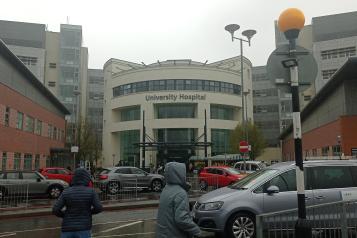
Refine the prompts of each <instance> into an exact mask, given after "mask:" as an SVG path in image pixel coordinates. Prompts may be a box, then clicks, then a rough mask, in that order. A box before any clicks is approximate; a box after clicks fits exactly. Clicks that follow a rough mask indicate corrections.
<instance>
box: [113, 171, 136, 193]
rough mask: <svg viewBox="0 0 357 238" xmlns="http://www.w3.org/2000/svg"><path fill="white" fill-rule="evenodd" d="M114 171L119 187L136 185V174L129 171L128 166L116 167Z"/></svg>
mask: <svg viewBox="0 0 357 238" xmlns="http://www.w3.org/2000/svg"><path fill="white" fill-rule="evenodd" d="M115 173H116V174H117V176H118V180H119V181H120V187H121V188H133V187H135V186H136V175H135V174H132V173H131V169H130V168H127V167H125V168H118V169H117V170H116V171H115Z"/></svg>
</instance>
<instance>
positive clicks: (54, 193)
mask: <svg viewBox="0 0 357 238" xmlns="http://www.w3.org/2000/svg"><path fill="white" fill-rule="evenodd" d="M62 191H63V187H62V186H60V185H53V186H51V187H50V188H49V189H48V195H49V197H50V198H59V196H60V195H61V193H62Z"/></svg>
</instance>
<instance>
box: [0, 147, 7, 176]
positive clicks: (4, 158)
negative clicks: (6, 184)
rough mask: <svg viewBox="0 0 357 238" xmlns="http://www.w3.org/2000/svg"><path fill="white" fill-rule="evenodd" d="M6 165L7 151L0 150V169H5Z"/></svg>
mask: <svg viewBox="0 0 357 238" xmlns="http://www.w3.org/2000/svg"><path fill="white" fill-rule="evenodd" d="M6 165H7V153H6V152H2V161H1V169H2V170H3V171H5V170H6Z"/></svg>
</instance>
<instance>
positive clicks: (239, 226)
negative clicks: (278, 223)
mask: <svg viewBox="0 0 357 238" xmlns="http://www.w3.org/2000/svg"><path fill="white" fill-rule="evenodd" d="M304 166H305V169H304V172H305V189H306V191H305V197H306V205H307V206H311V205H318V204H322V203H330V202H337V201H340V200H342V193H345V192H349V191H355V192H357V161H352V160H351V161H343V160H338V161H305V162H304ZM295 208H297V192H296V175H295V163H294V162H284V163H279V164H274V165H272V166H270V167H267V168H264V169H262V170H259V171H257V172H255V173H253V174H250V175H249V176H247V177H245V178H243V179H242V180H240V181H238V182H237V183H235V184H233V185H230V186H228V187H224V188H221V189H217V190H215V191H212V192H210V193H207V194H205V195H203V196H201V197H200V198H199V199H198V201H197V202H196V204H195V205H194V207H193V210H192V214H193V217H194V221H195V222H196V223H197V224H198V225H199V226H200V227H201V229H203V230H208V231H214V232H216V233H221V234H224V237H234V238H236V237H255V216H256V215H258V214H263V213H270V212H277V211H283V210H288V209H295Z"/></svg>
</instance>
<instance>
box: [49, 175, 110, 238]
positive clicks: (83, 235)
mask: <svg viewBox="0 0 357 238" xmlns="http://www.w3.org/2000/svg"><path fill="white" fill-rule="evenodd" d="M90 182H91V178H90V174H89V172H88V171H87V170H86V169H83V168H79V169H76V171H75V172H74V176H73V179H72V183H71V187H69V188H66V189H65V190H64V191H63V193H62V194H61V196H60V197H59V199H58V200H57V201H56V203H55V204H54V206H53V208H52V213H53V214H55V215H56V216H58V217H61V218H63V220H62V229H61V230H62V232H61V238H89V237H91V228H92V215H93V214H97V213H100V212H101V211H102V210H103V207H102V205H101V204H100V201H99V198H98V195H97V193H96V192H95V191H94V189H93V188H91V187H89V184H90ZM64 208H65V210H63V209H64Z"/></svg>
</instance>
